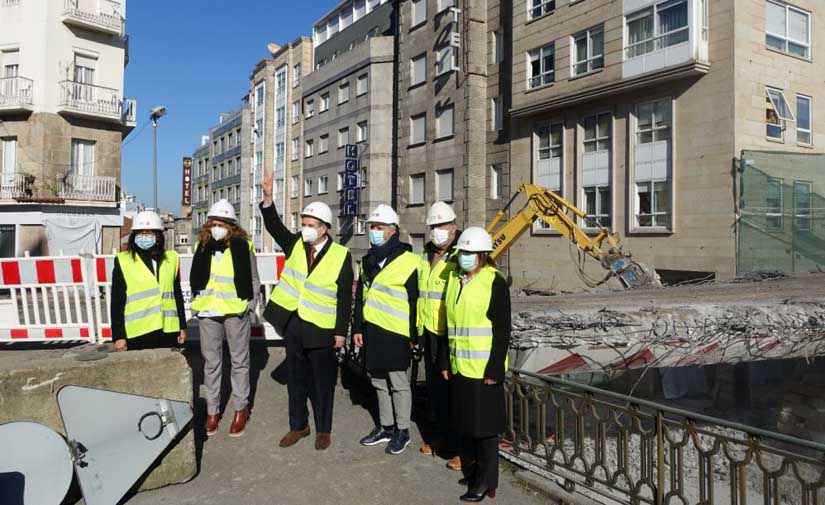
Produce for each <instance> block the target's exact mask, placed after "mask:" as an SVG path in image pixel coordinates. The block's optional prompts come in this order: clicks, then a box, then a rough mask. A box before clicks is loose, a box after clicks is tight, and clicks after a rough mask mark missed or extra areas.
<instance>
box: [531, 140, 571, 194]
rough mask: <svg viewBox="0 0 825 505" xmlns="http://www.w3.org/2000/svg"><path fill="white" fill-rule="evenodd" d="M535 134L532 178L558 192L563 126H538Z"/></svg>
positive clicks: (560, 188) (538, 183)
mask: <svg viewBox="0 0 825 505" xmlns="http://www.w3.org/2000/svg"><path fill="white" fill-rule="evenodd" d="M536 136H537V137H538V138H537V139H536V141H537V142H536V145H537V149H536V160H537V163H536V173H535V176H534V180H535V181H536V184H537V185H539V186H544V187H546V188H548V189H551V190H553V191H555V192H557V193H560V192H561V190H562V179H561V168H562V142H563V137H564V128H563V127H562V125H561V124H553V125H546V126H540V127H539V128H538V130H537V131H536Z"/></svg>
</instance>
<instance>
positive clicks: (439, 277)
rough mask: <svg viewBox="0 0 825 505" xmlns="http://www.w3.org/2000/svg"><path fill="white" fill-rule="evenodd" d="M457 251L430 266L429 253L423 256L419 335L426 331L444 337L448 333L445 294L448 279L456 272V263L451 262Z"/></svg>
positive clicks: (449, 253)
mask: <svg viewBox="0 0 825 505" xmlns="http://www.w3.org/2000/svg"><path fill="white" fill-rule="evenodd" d="M456 254H457V253H456V251H448V252H447V253H445V254H444V256H442V257H441V259H440V260H438V263H436V264H435V266H434V267H432V266H430V260H429V259H428V258H427V252H426V251H425V252H424V254H422V255H421V264H420V265H419V268H418V333H419V334H423V333H424V329H427V330H428V331H429V332H430V333H433V334H435V335H444V334H445V333H446V331H447V316H446V314H445V312H444V293H445V292H446V291H447V279H449V278H450V273H451V272H452V271H453V270H455V268H456V264H455V261H450V260H451V259H453V258H454V257H455V255H456Z"/></svg>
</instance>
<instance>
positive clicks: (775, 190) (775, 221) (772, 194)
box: [765, 177, 784, 231]
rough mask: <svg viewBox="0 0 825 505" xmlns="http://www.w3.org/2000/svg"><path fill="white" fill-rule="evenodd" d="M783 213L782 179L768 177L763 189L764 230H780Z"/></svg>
mask: <svg viewBox="0 0 825 505" xmlns="http://www.w3.org/2000/svg"><path fill="white" fill-rule="evenodd" d="M783 213H784V212H783V203H782V179H777V178H775V177H768V178H767V187H766V188H765V229H766V230H767V231H779V230H781V229H782V218H783Z"/></svg>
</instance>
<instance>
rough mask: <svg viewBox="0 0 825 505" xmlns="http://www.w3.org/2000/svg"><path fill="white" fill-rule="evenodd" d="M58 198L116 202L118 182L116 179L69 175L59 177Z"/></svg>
mask: <svg viewBox="0 0 825 505" xmlns="http://www.w3.org/2000/svg"><path fill="white" fill-rule="evenodd" d="M57 184H58V196H59V197H60V198H65V199H66V200H87V201H92V202H114V201H115V196H116V194H117V180H116V179H115V178H114V177H98V176H93V175H75V174H68V175H63V176H58V178H57Z"/></svg>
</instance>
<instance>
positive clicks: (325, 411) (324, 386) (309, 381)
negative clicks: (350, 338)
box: [260, 172, 353, 450]
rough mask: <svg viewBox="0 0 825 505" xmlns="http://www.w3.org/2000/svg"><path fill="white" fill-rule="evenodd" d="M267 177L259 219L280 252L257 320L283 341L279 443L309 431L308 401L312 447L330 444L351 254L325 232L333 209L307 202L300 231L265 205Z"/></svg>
mask: <svg viewBox="0 0 825 505" xmlns="http://www.w3.org/2000/svg"><path fill="white" fill-rule="evenodd" d="M272 182H273V175H272V172H269V173H267V174H266V176H265V177H264V181H263V197H264V198H263V202H261V204H260V210H261V216H263V221H264V226H266V230H267V231H268V232H269V234H270V235H272V237H273V238H274V239H275V242H277V243H278V245H279V246H280V247H281V249H282V250H283V251H284V252H285V253H286V255H287V259H286V263H285V265H284V270H283V271H282V272H281V278H280V281H279V283H278V286H276V288H275V289H274V290H273V292H272V297H271V298H270V300H269V302H268V303H267V305H266V309H265V311H264V318H265V319H266V320H267V321H269V323H270V324H271V325H272V326H273V327H274V328H275V330H276V331H277V332H278V333H279V334H280V335H283V337H284V344H285V346H286V361H287V366H288V376H287V392H288V394H289V432H287V433H286V434H285V435H284V436H283V437H282V438H281V441H280V443H279V445H280V446H281V447H290V446H292V445H295V444H296V443H297V442H298V441H299V440H301V439H302V438H304V437H307V436H309V434H310V431H309V421H308V419H309V412H308V410H307V399H309V401H310V403H311V404H312V411H313V415H314V418H315V449H316V450H325V449H327V448H328V447H329V446H330V444H331V443H332V440H331V432H332V409H333V404H334V400H335V384H336V382H337V380H338V358H337V355H336V350H337V349H340V348H341V347H342V346H343V345H344V339H345V335H346V334H347V330H348V329H349V318H350V310H351V307H352V282H353V273H352V257H351V255H350V253H349V250H347V249H346V248H345V247H343V246H341V245H340V244H338V243H335V242H333V240H332V237H331V236H330V235H329V229H330V227H331V222H332V211H331V210H330V209H329V207H328V206H327V205H326V204H324V203H321V202H312V203H310V204H309V205H307V206H306V208H304V210H303V212H302V214H301V233H292V232H290V231H289V229H287V227H286V226H285V225H284V223H283V222H282V221H281V218H280V216H278V211H277V209H276V208H275V205H273V203H272ZM313 273H315V275H313ZM305 288H306V289H305ZM330 292H332V293H330ZM333 293H334V295H335V297H334V299H332V298H331V296H332V294H333Z"/></svg>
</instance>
